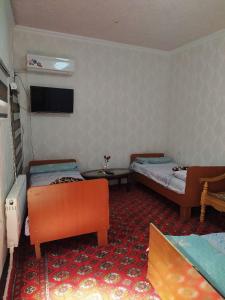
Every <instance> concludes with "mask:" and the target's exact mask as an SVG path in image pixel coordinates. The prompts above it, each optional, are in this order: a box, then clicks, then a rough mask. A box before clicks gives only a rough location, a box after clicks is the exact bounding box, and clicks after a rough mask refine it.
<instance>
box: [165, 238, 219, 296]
mask: <svg viewBox="0 0 225 300" xmlns="http://www.w3.org/2000/svg"><path fill="white" fill-rule="evenodd" d="M166 237H167V238H168V239H169V240H170V241H171V242H172V243H173V244H174V245H175V246H176V248H178V249H179V250H180V252H181V253H182V254H183V255H184V256H185V257H187V258H188V260H189V261H190V262H191V263H192V264H193V266H194V267H195V268H196V269H197V270H198V271H199V272H200V273H201V274H202V275H203V276H204V277H205V278H206V279H207V280H208V281H209V282H210V283H211V284H212V286H214V287H215V288H216V289H217V290H218V291H219V292H220V293H221V294H222V295H223V296H224V297H225V233H216V234H207V235H202V236H199V235H189V236H171V235H169V236H166Z"/></svg>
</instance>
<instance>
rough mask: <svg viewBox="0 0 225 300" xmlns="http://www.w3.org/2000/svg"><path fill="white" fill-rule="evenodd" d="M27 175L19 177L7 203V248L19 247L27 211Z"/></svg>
mask: <svg viewBox="0 0 225 300" xmlns="http://www.w3.org/2000/svg"><path fill="white" fill-rule="evenodd" d="M26 185H27V184H26V175H19V176H18V177H17V179H16V182H15V183H14V185H13V187H12V189H11V191H10V192H9V194H8V196H7V198H6V203H5V211H6V232H7V247H8V248H12V247H17V246H18V244H19V239H20V233H21V228H22V226H23V221H24V216H25V211H26Z"/></svg>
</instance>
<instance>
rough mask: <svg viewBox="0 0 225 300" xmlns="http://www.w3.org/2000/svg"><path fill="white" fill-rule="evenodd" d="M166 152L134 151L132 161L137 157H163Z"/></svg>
mask: <svg viewBox="0 0 225 300" xmlns="http://www.w3.org/2000/svg"><path fill="white" fill-rule="evenodd" d="M162 156H164V153H134V154H131V156H130V162H132V161H134V160H135V158H136V157H162Z"/></svg>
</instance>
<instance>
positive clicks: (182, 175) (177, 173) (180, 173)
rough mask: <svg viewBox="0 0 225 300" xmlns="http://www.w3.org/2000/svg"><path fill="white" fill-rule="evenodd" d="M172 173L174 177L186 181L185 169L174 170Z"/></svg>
mask: <svg viewBox="0 0 225 300" xmlns="http://www.w3.org/2000/svg"><path fill="white" fill-rule="evenodd" d="M173 175H174V176H175V177H177V178H178V179H181V180H183V181H186V177H187V171H186V170H180V171H175V172H173Z"/></svg>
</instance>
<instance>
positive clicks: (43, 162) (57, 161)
mask: <svg viewBox="0 0 225 300" xmlns="http://www.w3.org/2000/svg"><path fill="white" fill-rule="evenodd" d="M66 162H76V159H72V158H68V159H53V160H51V159H50V160H48V159H46V160H31V161H30V162H29V167H31V166H37V165H47V164H60V163H66Z"/></svg>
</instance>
